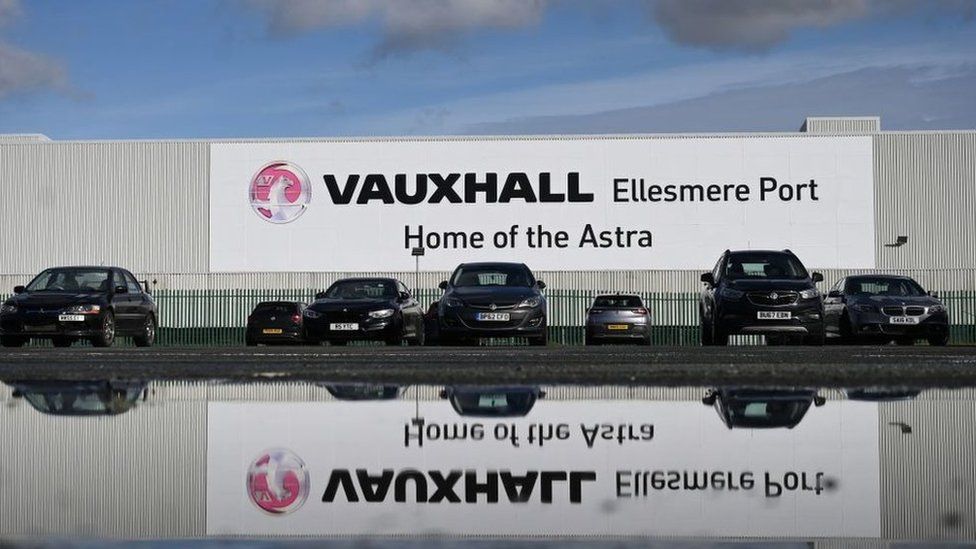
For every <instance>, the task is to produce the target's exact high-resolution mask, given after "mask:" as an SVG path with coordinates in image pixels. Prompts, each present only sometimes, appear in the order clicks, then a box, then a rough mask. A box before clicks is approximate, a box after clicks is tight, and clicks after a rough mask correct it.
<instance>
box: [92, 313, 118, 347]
mask: <svg viewBox="0 0 976 549" xmlns="http://www.w3.org/2000/svg"><path fill="white" fill-rule="evenodd" d="M91 343H92V345H94V346H95V347H111V346H112V344H113V343H115V315H114V314H112V311H107V312H106V313H105V315H103V316H102V328H101V333H100V334H98V335H97V336H96V337H93V338H92V340H91Z"/></svg>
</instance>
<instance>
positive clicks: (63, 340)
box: [51, 337, 72, 347]
mask: <svg viewBox="0 0 976 549" xmlns="http://www.w3.org/2000/svg"><path fill="white" fill-rule="evenodd" d="M71 343H72V341H71V338H70V337H56V338H54V339H52V340H51V344H52V345H54V346H55V347H71Z"/></svg>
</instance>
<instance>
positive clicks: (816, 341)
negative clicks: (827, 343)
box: [803, 330, 825, 347]
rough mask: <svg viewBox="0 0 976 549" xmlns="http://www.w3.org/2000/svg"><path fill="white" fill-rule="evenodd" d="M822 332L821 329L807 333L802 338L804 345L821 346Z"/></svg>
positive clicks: (822, 340)
mask: <svg viewBox="0 0 976 549" xmlns="http://www.w3.org/2000/svg"><path fill="white" fill-rule="evenodd" d="M824 337H825V336H824V332H823V330H821V331H819V332H816V333H813V334H810V335H807V336H805V337H804V338H803V344H804V345H812V346H814V347H823V344H824Z"/></svg>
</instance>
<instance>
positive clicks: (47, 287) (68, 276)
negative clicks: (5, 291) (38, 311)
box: [27, 269, 109, 292]
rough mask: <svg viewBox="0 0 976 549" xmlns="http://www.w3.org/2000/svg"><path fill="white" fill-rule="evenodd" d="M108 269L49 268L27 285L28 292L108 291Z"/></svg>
mask: <svg viewBox="0 0 976 549" xmlns="http://www.w3.org/2000/svg"><path fill="white" fill-rule="evenodd" d="M108 290H109V271H108V270H106V269H48V270H46V271H44V272H42V273H41V274H39V275H37V277H35V278H34V280H32V281H31V283H30V284H28V285H27V291H28V292H107V291H108Z"/></svg>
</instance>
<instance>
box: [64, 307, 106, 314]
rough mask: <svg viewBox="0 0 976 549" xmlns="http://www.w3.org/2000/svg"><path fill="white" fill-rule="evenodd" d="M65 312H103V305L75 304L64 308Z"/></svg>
mask: <svg viewBox="0 0 976 549" xmlns="http://www.w3.org/2000/svg"><path fill="white" fill-rule="evenodd" d="M64 312H65V313H68V314H72V315H97V314H98V313H100V312H102V307H101V305H92V304H87V305H73V306H71V307H68V308H67V309H65V310H64Z"/></svg>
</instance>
